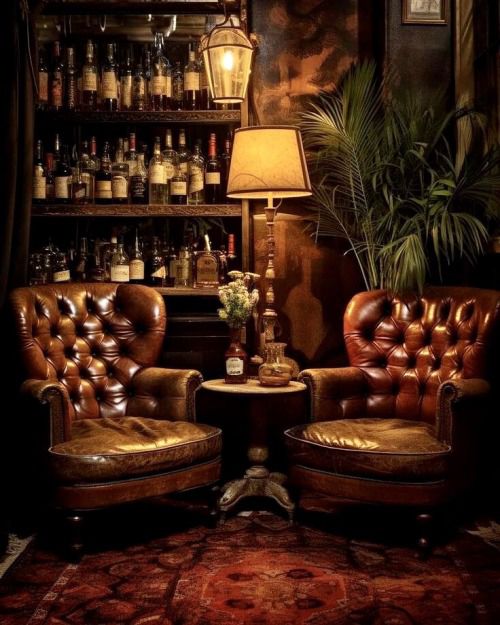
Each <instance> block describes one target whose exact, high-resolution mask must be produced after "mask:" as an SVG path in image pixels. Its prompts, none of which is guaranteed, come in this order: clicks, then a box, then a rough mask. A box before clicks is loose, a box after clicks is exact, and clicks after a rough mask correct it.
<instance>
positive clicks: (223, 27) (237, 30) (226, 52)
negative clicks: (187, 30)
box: [200, 17, 254, 103]
mask: <svg viewBox="0 0 500 625" xmlns="http://www.w3.org/2000/svg"><path fill="white" fill-rule="evenodd" d="M200 44H201V51H202V53H203V61H204V63H205V71H206V72H207V78H208V84H209V87H210V93H211V95H212V99H213V101H214V102H222V103H237V102H243V100H244V99H245V97H246V93H247V87H248V81H249V78H250V71H251V67H252V58H253V53H254V46H253V44H252V42H251V41H250V40H249V39H248V37H247V36H246V34H245V32H244V31H243V29H242V28H241V27H240V26H238V25H236V24H235V22H234V18H232V17H229V18H228V19H226V20H225V21H224V22H223V23H222V24H220V25H219V26H215V27H214V28H213V29H212V31H211V32H210V33H209V34H208V35H204V36H203V37H202V38H201V42H200Z"/></svg>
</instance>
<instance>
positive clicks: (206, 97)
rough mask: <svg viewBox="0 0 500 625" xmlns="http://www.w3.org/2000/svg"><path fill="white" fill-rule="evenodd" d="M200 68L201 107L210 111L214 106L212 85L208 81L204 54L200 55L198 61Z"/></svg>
mask: <svg viewBox="0 0 500 625" xmlns="http://www.w3.org/2000/svg"><path fill="white" fill-rule="evenodd" d="M198 65H199V68H200V109H202V110H204V111H209V110H210V109H213V108H214V105H213V101H212V96H211V95H210V85H209V82H208V74H207V70H206V68H205V61H204V60H203V55H200V61H199V63H198Z"/></svg>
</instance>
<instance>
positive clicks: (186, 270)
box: [175, 245, 191, 287]
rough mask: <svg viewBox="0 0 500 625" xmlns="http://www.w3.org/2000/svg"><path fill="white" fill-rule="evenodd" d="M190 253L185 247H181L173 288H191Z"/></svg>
mask: <svg viewBox="0 0 500 625" xmlns="http://www.w3.org/2000/svg"><path fill="white" fill-rule="evenodd" d="M190 268H191V253H190V251H189V249H188V247H187V246H186V245H181V248H180V250H179V257H178V259H177V265H176V276H175V286H179V287H181V286H191V280H190V278H191V271H190Z"/></svg>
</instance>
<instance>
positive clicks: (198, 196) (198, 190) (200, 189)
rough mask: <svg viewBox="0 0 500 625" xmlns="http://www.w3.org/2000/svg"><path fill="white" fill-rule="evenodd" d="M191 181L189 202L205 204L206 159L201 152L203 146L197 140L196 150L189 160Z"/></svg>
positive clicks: (189, 184)
mask: <svg viewBox="0 0 500 625" xmlns="http://www.w3.org/2000/svg"><path fill="white" fill-rule="evenodd" d="M188 171H189V181H188V198H187V203H188V204H203V203H204V202H205V194H204V186H205V185H204V175H205V159H204V158H203V154H202V153H201V146H200V143H199V142H196V144H195V146H194V152H193V154H192V155H191V156H190V158H189V162H188Z"/></svg>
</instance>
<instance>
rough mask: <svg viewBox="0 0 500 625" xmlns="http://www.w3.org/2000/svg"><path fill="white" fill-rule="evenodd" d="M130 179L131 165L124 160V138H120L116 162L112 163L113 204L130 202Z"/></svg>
mask: <svg viewBox="0 0 500 625" xmlns="http://www.w3.org/2000/svg"><path fill="white" fill-rule="evenodd" d="M128 179H129V167H128V164H127V163H125V161H124V152H123V139H122V138H121V137H120V138H119V139H118V143H117V147H116V152H115V162H114V163H113V164H112V165H111V194H112V196H113V204H126V203H127V202H128Z"/></svg>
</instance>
